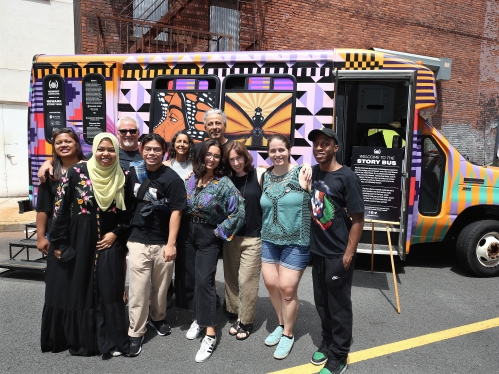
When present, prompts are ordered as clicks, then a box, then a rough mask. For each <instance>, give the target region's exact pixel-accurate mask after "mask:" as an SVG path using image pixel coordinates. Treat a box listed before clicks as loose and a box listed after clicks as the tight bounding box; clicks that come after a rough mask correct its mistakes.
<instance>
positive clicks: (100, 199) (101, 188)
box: [87, 132, 126, 212]
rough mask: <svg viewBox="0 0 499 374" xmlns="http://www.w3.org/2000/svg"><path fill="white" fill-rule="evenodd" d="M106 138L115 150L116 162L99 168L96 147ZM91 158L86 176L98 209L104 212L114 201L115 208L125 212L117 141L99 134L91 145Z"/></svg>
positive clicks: (105, 134) (123, 183)
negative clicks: (90, 183) (88, 177)
mask: <svg viewBox="0 0 499 374" xmlns="http://www.w3.org/2000/svg"><path fill="white" fill-rule="evenodd" d="M105 138H108V139H110V140H111V142H112V143H113V147H114V149H115V150H116V161H115V162H114V164H112V165H111V166H107V167H105V166H101V165H99V163H98V162H97V160H96V157H95V155H96V153H97V147H98V146H99V144H100V143H101V142H102V140H103V139H105ZM92 152H93V156H92V157H91V158H90V160H88V162H87V168H88V174H89V175H90V180H91V181H92V186H93V189H94V196H95V200H97V204H98V205H99V207H100V208H101V209H102V210H103V211H104V212H105V211H106V210H107V209H108V208H109V206H110V205H111V204H112V202H113V200H114V199H116V207H117V208H118V209H121V210H125V209H126V207H125V199H124V193H123V187H124V185H125V174H124V173H123V170H122V169H121V167H120V148H119V145H118V139H116V137H115V136H114V135H113V134H111V133H108V132H101V133H100V134H98V135H97V136H96V137H95V138H94V143H93V145H92Z"/></svg>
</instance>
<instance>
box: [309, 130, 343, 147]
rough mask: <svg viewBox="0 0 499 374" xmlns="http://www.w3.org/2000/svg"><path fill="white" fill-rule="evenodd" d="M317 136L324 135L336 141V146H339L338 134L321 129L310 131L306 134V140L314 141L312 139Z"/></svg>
mask: <svg viewBox="0 0 499 374" xmlns="http://www.w3.org/2000/svg"><path fill="white" fill-rule="evenodd" d="M319 134H324V135H326V136H328V137H330V138H333V139H334V140H335V141H336V144H339V143H340V142H339V141H338V134H336V133H335V132H334V131H333V130H331V129H329V128H327V127H323V128H322V129H317V130H312V131H310V132H309V133H308V140H310V141H312V142H313V141H314V138H315V137H316V136H317V135H319Z"/></svg>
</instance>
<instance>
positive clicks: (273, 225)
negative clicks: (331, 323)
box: [260, 135, 310, 359]
mask: <svg viewBox="0 0 499 374" xmlns="http://www.w3.org/2000/svg"><path fill="white" fill-rule="evenodd" d="M267 148H268V154H269V158H270V160H271V161H272V163H273V167H272V168H271V169H269V170H268V171H267V172H266V173H264V175H263V176H262V197H261V199H260V204H261V206H262V211H263V217H262V231H261V235H262V275H263V280H264V282H265V287H267V290H268V291H269V296H270V300H271V302H272V305H273V307H274V310H275V312H276V314H277V318H278V319H279V326H277V328H276V329H275V330H274V331H273V332H272V333H271V334H270V335H269V336H268V337H267V339H265V344H266V345H267V346H274V345H277V348H276V350H275V352H274V357H275V358H277V359H283V358H285V357H287V356H288V354H289V352H290V351H291V348H292V347H293V344H294V335H293V328H294V325H295V321H296V316H297V314H298V294H297V291H298V285H299V283H300V279H301V277H302V275H303V271H304V270H305V268H306V267H307V265H308V262H309V260H310V251H309V240H310V194H309V193H308V192H307V190H306V188H307V182H306V180H305V176H304V175H303V173H300V170H301V166H297V165H292V164H291V163H290V152H291V145H290V142H289V139H288V138H286V137H285V136H282V135H273V136H271V137H270V138H269V141H268V145H267Z"/></svg>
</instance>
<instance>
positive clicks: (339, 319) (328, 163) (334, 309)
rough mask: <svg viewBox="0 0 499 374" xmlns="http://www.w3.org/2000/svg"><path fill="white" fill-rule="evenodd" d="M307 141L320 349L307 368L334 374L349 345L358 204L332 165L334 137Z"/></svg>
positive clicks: (345, 172) (353, 189) (350, 177)
mask: <svg viewBox="0 0 499 374" xmlns="http://www.w3.org/2000/svg"><path fill="white" fill-rule="evenodd" d="M308 139H309V140H311V141H312V142H313V151H314V157H315V160H316V161H317V162H318V165H316V166H314V168H313V170H312V190H311V196H312V199H311V202H312V204H311V206H312V224H311V227H310V252H311V253H312V254H313V265H312V278H313V284H314V299H315V306H316V308H317V312H318V313H319V317H320V319H321V324H322V344H321V346H320V347H319V349H318V350H317V351H316V352H315V353H314V355H313V356H312V363H313V364H314V365H321V364H323V363H325V362H326V365H325V366H324V368H323V369H322V370H321V371H320V374H330V373H334V374H339V373H343V372H344V371H345V370H346V369H347V357H348V353H349V352H350V345H351V342H352V320H353V315H352V300H351V290H352V279H353V268H354V263H355V253H356V251H357V245H358V244H359V240H360V235H361V234H362V229H363V226H364V200H363V198H362V187H361V184H360V180H359V178H358V177H357V175H356V174H355V173H354V172H353V171H352V170H350V169H349V168H347V167H345V166H342V165H340V164H339V163H338V162H337V161H336V153H337V151H338V136H337V135H336V133H335V132H334V131H332V130H331V129H327V128H323V129H321V130H313V131H311V132H310V134H309V135H308ZM350 217H351V219H350Z"/></svg>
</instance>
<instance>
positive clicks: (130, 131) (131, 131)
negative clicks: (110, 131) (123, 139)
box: [118, 129, 138, 135]
mask: <svg viewBox="0 0 499 374" xmlns="http://www.w3.org/2000/svg"><path fill="white" fill-rule="evenodd" d="M118 131H119V133H120V134H121V135H126V134H127V133H130V134H131V135H135V134H137V131H138V130H137V129H123V130H118Z"/></svg>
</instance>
